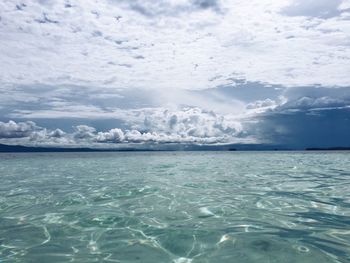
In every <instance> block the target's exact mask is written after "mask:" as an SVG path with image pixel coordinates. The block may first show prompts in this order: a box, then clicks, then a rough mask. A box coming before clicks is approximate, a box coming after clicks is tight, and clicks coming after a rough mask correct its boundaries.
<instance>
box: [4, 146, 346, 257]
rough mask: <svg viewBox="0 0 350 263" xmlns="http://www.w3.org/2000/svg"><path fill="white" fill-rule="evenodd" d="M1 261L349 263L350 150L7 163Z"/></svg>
mask: <svg viewBox="0 0 350 263" xmlns="http://www.w3.org/2000/svg"><path fill="white" fill-rule="evenodd" d="M0 180H1V181H0V262H35V263H39V262H50V263H51V262H84V263H85V262H150V263H155V262H174V263H188V262H192V263H196V262H215V263H219V262H238V263H245V262H259V263H261V262H284V263H288V262H296V263H297V262H298V263H299V262H306V263H308V262H317V263H326V262H350V153H347V152H344V153H321V152H320V153H310V152H308V153H301V152H300V153H298V152H270V153H267V152H259V153H258V152H256V153H255V152H176V153H175V152H160V153H52V154H51V153H46V154H37V153H35V154H34V153H32V154H1V155H0Z"/></svg>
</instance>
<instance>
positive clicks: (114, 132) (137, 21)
mask: <svg viewBox="0 0 350 263" xmlns="http://www.w3.org/2000/svg"><path fill="white" fill-rule="evenodd" d="M0 57H1V59H0V140H1V142H3V143H22V144H38V145H45V144H47V145H68V146H69V145H93V146H96V145H97V146H100V145H104V146H108V147H109V145H111V146H113V147H114V146H116V145H123V144H162V143H164V144H168V143H180V144H182V143H184V144H231V143H270V144H284V145H290V146H291V147H293V146H298V147H303V146H309V145H310V144H312V145H311V146H314V145H316V144H317V143H319V144H322V143H325V144H327V145H332V146H339V144H345V145H348V144H350V142H349V136H347V135H346V132H347V131H348V126H349V122H348V120H349V105H350V75H349V72H350V2H349V1H348V0H334V1H331V0H317V1H316V0H305V1H301V0H282V1H276V0H267V1H260V0H252V1H241V0H189V1H187V0H186V1H185V0H158V1H154V0H143V1H141V0H135V1H126V0H120V1H117V0H102V1H98V2H96V1H93V0H84V1H82V0H77V1H74V2H73V1H67V0H49V1H34V0H27V1H10V0H5V1H2V2H0Z"/></svg>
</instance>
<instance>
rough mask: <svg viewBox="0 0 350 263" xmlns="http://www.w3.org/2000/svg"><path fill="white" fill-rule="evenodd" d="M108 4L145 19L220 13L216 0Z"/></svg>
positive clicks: (141, 1) (139, 1)
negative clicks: (196, 12) (190, 13)
mask: <svg viewBox="0 0 350 263" xmlns="http://www.w3.org/2000/svg"><path fill="white" fill-rule="evenodd" d="M110 2H111V3H113V4H118V5H121V6H123V7H124V8H127V9H131V10H133V11H135V12H137V13H139V14H142V15H144V16H147V17H155V16H159V15H167V16H176V15H178V14H181V13H185V12H194V11H199V10H203V9H212V10H214V11H220V3H219V1H218V0H191V1H188V2H187V3H174V2H171V1H166V0H161V1H152V0H134V1H123V0H122V1H116V0H111V1H110Z"/></svg>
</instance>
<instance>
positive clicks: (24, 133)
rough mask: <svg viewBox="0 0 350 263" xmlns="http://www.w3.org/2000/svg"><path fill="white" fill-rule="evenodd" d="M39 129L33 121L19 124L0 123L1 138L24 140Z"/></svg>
mask: <svg viewBox="0 0 350 263" xmlns="http://www.w3.org/2000/svg"><path fill="white" fill-rule="evenodd" d="M38 128H39V127H37V126H36V125H35V123H34V122H32V121H26V122H19V123H16V122H14V121H9V122H7V123H6V122H0V138H22V137H28V136H29V135H30V134H31V133H33V132H34V131H36V130H37V129H38Z"/></svg>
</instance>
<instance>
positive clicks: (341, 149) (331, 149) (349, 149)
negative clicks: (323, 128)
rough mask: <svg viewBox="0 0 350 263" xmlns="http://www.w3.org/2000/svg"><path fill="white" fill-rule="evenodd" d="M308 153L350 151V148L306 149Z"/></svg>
mask: <svg viewBox="0 0 350 263" xmlns="http://www.w3.org/2000/svg"><path fill="white" fill-rule="evenodd" d="M305 150H306V151H350V147H329V148H306V149H305Z"/></svg>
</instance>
